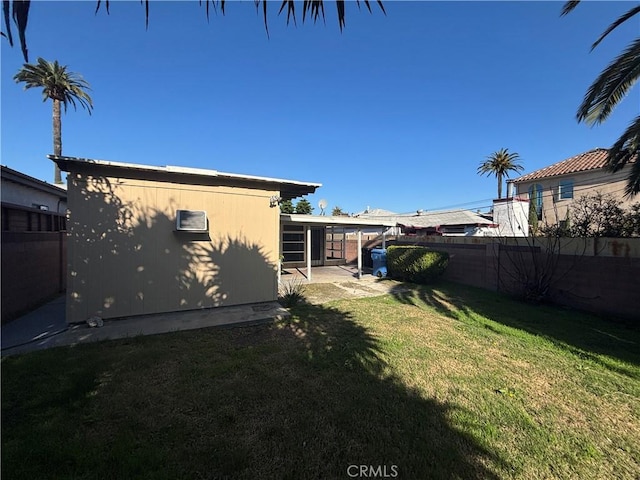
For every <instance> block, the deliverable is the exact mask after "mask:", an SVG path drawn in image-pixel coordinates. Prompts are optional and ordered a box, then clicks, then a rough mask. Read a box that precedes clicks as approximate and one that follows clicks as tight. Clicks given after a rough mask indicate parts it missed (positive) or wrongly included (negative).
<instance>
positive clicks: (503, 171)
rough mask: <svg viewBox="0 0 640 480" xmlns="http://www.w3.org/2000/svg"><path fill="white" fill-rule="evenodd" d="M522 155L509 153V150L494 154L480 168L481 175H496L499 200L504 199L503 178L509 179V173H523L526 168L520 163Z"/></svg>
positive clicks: (505, 149) (502, 149)
mask: <svg viewBox="0 0 640 480" xmlns="http://www.w3.org/2000/svg"><path fill="white" fill-rule="evenodd" d="M519 161H520V155H518V154H517V153H515V152H513V153H509V149H508V148H501V149H500V150H498V151H497V152H493V153H492V154H491V155H489V156H488V157H487V159H486V160H485V161H484V162H482V163H481V164H480V166H479V167H478V173H479V174H480V175H495V176H496V178H497V179H498V198H502V178H503V177H507V178H508V177H509V172H521V171H522V170H524V167H523V166H522V165H521V164H520V163H518V162H519Z"/></svg>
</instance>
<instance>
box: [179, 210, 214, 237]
mask: <svg viewBox="0 0 640 480" xmlns="http://www.w3.org/2000/svg"><path fill="white" fill-rule="evenodd" d="M207 227H208V225H207V212H205V211H204V210H176V230H177V231H179V232H207V231H208V228H207Z"/></svg>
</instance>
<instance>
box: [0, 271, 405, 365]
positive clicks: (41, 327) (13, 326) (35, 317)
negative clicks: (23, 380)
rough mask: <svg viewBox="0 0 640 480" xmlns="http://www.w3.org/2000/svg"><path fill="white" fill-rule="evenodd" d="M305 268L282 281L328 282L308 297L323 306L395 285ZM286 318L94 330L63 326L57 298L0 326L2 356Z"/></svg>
mask: <svg viewBox="0 0 640 480" xmlns="http://www.w3.org/2000/svg"><path fill="white" fill-rule="evenodd" d="M305 270H306V269H299V270H298V269H293V270H287V272H285V274H283V275H282V278H281V281H282V282H290V281H296V282H301V283H303V284H307V283H312V284H327V285H328V286H329V287H331V288H324V289H317V292H316V293H315V296H314V295H310V298H309V301H311V302H312V303H324V302H326V301H330V300H333V299H337V298H353V297H362V296H372V295H383V294H385V293H387V292H388V291H389V289H390V288H393V287H394V285H397V283H396V282H393V281H380V280H379V279H377V278H376V277H374V276H372V275H371V274H370V273H366V272H363V275H362V278H361V279H360V280H359V279H358V271H357V268H355V267H353V266H349V265H346V266H339V267H314V268H313V269H312V272H311V282H309V281H308V278H307V275H306V272H305ZM287 316H289V312H288V311H287V310H286V309H285V308H282V307H281V306H280V304H279V303H277V302H267V303H259V304H253V305H240V306H233V307H219V308H210V309H203V310H192V311H186V312H173V313H163V314H156V315H141V316H136V317H128V318H120V319H117V320H105V321H104V325H103V326H102V327H94V328H92V327H89V326H88V325H87V324H86V323H82V324H77V325H67V323H66V321H65V297H64V296H60V297H58V298H56V299H55V300H53V301H51V302H49V303H47V304H46V305H43V306H42V307H40V308H38V309H37V310H34V311H32V312H30V313H28V314H27V315H25V316H23V317H20V318H18V319H16V320H14V321H12V322H10V323H8V324H6V325H3V326H2V337H1V340H2V356H5V355H13V354H19V353H24V352H30V351H34V350H43V349H46V348H51V347H58V346H62V345H77V344H79V343H86V342H98V341H101V340H112V339H118V338H128V337H134V336H138V335H153V334H158V333H168V332H176V331H180V330H193V329H198V328H208V327H229V326H239V325H248V324H256V323H261V322H269V321H273V320H276V319H281V318H286V317H287Z"/></svg>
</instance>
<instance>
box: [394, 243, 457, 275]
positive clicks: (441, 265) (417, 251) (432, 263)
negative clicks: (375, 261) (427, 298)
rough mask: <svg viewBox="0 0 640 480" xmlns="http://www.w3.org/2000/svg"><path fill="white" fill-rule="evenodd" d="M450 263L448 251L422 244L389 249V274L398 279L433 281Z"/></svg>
mask: <svg viewBox="0 0 640 480" xmlns="http://www.w3.org/2000/svg"><path fill="white" fill-rule="evenodd" d="M448 264H449V254H448V253H447V252H437V251H433V250H430V249H428V248H426V247H420V246H390V247H389V248H388V249H387V269H388V271H389V276H391V277H392V278H396V279H398V280H403V281H407V282H413V283H431V282H433V281H435V280H436V279H437V278H438V277H440V276H441V275H442V274H443V273H444V271H445V270H446V268H447V265H448Z"/></svg>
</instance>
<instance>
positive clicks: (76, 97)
mask: <svg viewBox="0 0 640 480" xmlns="http://www.w3.org/2000/svg"><path fill="white" fill-rule="evenodd" d="M13 79H14V80H15V81H16V82H17V83H21V82H24V84H25V85H24V89H25V90H28V89H29V88H34V87H37V88H42V101H43V102H46V101H47V100H48V99H51V101H52V102H53V154H54V155H58V156H60V155H62V121H61V119H60V106H61V105H64V111H65V112H66V111H67V107H68V105H69V104H71V105H73V108H74V109H77V108H76V101H77V102H78V103H79V104H80V105H81V106H82V107H83V108H85V109H86V110H87V111H88V112H89V115H91V110H92V109H93V102H92V100H91V97H90V96H89V94H87V92H85V90H91V88H90V87H89V84H88V83H87V82H86V81H85V80H84V79H83V78H82V76H81V75H79V74H77V73H73V72H69V71H67V67H66V65H65V66H63V65H60V64H59V63H58V61H57V60H56V61H54V62H48V61H46V60H44V59H43V58H38V63H36V64H35V65H32V64H29V63H25V64H24V65H23V66H22V68H21V69H20V71H19V72H18V73H16V74H15V76H14V77H13ZM54 182H55V183H62V178H61V176H60V169H59V168H58V165H57V164H56V165H55V171H54Z"/></svg>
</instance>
